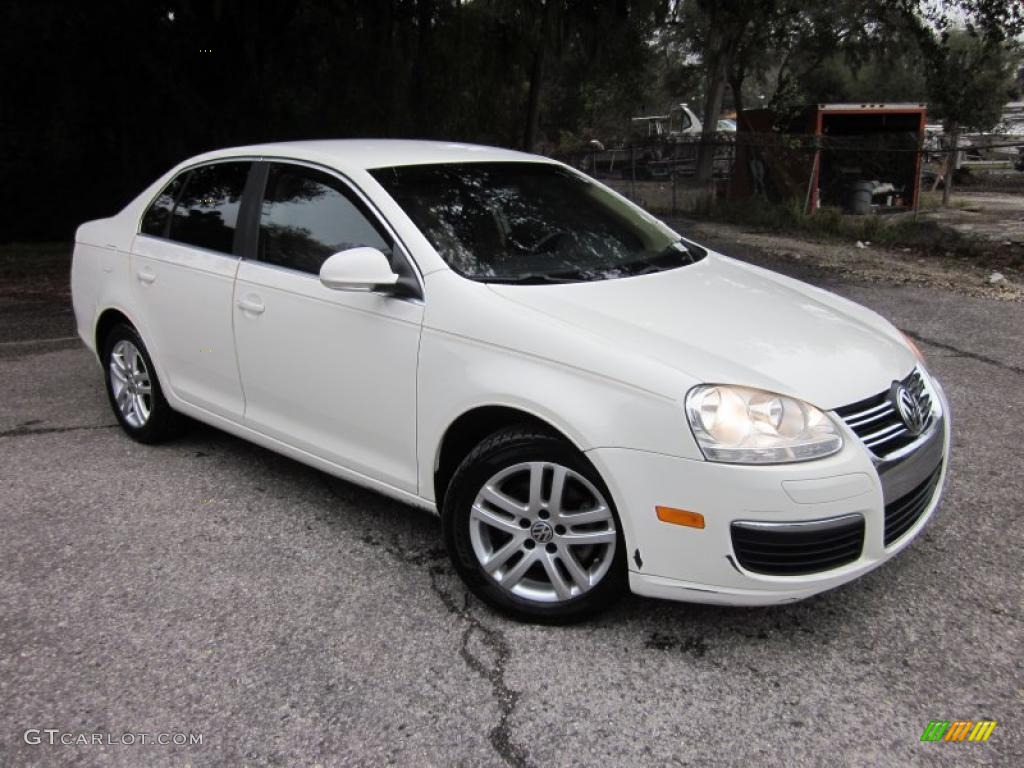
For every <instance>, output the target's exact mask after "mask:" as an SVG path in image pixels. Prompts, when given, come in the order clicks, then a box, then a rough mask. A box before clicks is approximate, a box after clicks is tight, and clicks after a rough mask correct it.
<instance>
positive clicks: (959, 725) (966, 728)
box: [921, 720, 996, 741]
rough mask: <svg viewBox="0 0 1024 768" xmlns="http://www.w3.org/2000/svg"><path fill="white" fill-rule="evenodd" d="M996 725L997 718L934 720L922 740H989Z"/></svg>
mask: <svg viewBox="0 0 1024 768" xmlns="http://www.w3.org/2000/svg"><path fill="white" fill-rule="evenodd" d="M995 727H996V721H995V720H978V721H977V722H975V721H974V720H954V721H952V722H950V721H949V720H932V721H931V722H929V723H928V725H927V726H925V729H924V733H922V734H921V741H988V737H989V736H991V735H992V731H994V730H995Z"/></svg>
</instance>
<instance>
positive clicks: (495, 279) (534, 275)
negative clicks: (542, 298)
mask: <svg viewBox="0 0 1024 768" xmlns="http://www.w3.org/2000/svg"><path fill="white" fill-rule="evenodd" d="M570 275H571V277H570ZM473 279H474V280H477V281H478V282H481V283H503V284H508V285H544V284H548V283H551V284H555V283H579V282H583V281H585V280H587V279H588V278H587V277H586V275H584V274H583V273H582V272H565V273H561V274H557V275H546V274H543V273H540V272H530V273H527V274H525V275H487V276H484V277H474V278H473Z"/></svg>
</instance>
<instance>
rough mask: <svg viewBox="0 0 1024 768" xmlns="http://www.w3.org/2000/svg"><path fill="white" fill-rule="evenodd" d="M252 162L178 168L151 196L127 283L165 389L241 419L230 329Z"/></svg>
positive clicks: (206, 408)
mask: <svg viewBox="0 0 1024 768" xmlns="http://www.w3.org/2000/svg"><path fill="white" fill-rule="evenodd" d="M252 168H253V163H252V162H250V161H238V160H230V161H220V162H214V163H209V164H205V165H200V166H197V167H195V168H192V169H190V170H186V171H183V172H182V173H181V174H179V175H178V176H177V177H176V178H175V179H174V180H173V181H172V182H171V184H170V185H169V186H168V187H167V188H166V189H165V190H164V191H163V192H161V194H160V195H159V196H158V197H157V198H156V200H154V201H153V203H152V204H151V205H150V207H149V209H148V210H147V211H146V213H145V215H144V216H143V219H142V224H141V228H140V232H139V235H138V236H137V237H136V238H135V241H134V244H133V247H132V257H131V258H132V265H131V276H132V277H131V279H132V289H133V290H134V291H135V294H136V296H137V299H138V302H137V304H138V305H139V306H140V307H142V308H143V309H142V311H143V313H144V315H145V317H144V325H145V333H146V335H147V338H146V339H145V341H146V344H147V346H148V347H149V349H150V353H151V354H152V355H153V357H154V358H155V360H156V361H157V364H158V365H160V367H161V373H162V375H163V378H164V379H165V381H164V382H163V384H164V386H165V387H169V388H170V389H171V390H172V391H173V392H174V394H175V395H177V396H178V397H179V398H181V399H182V400H184V401H185V402H187V403H190V404H191V405H195V406H198V407H200V408H202V409H204V410H207V411H210V412H211V413H214V414H217V415H219V416H225V417H228V418H231V419H233V420H240V419H241V415H242V410H243V400H242V386H241V381H240V379H239V375H238V364H237V361H236V359H235V350H234V337H233V334H232V330H231V321H232V303H231V301H232V295H233V288H234V279H235V273H236V272H237V270H238V264H239V257H238V255H237V253H238V252H239V249H240V243H241V239H242V229H241V228H239V227H238V221H239V215H240V212H241V208H242V199H243V194H244V190H245V187H246V183H247V180H248V177H249V174H250V172H251V170H252Z"/></svg>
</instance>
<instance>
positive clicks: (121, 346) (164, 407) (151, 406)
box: [102, 323, 185, 443]
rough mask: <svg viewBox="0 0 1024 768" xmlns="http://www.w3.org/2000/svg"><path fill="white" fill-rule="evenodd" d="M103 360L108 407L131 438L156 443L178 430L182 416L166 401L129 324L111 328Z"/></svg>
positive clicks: (144, 352)
mask: <svg viewBox="0 0 1024 768" xmlns="http://www.w3.org/2000/svg"><path fill="white" fill-rule="evenodd" d="M102 360H103V373H104V381H105V382H106V386H107V398H108V399H109V401H110V407H111V409H113V411H114V416H116V417H117V421H118V423H119V424H120V425H121V428H122V429H124V431H125V432H126V433H128V436H129V437H130V438H132V439H133V440H137V441H138V442H140V443H159V442H162V441H164V440H169V439H171V438H174V437H177V436H178V435H180V434H181V432H182V431H183V428H184V426H185V417H184V416H182V415H181V414H179V413H177V412H175V411H174V410H172V409H171V406H170V405H168V403H167V400H166V398H165V397H164V393H163V390H162V389H161V388H160V381H159V379H157V375H156V368H155V367H154V366H153V360H152V358H151V357H150V356H149V351H148V350H147V349H146V345H145V344H144V343H143V341H142V337H140V336H139V334H138V332H137V331H136V330H135V329H134V328H133V327H132V326H130V325H126V324H124V323H122V324H120V325H116V326H114V328H112V329H111V331H110V333H108V334H107V338H106V339H105V340H104V343H103V357H102Z"/></svg>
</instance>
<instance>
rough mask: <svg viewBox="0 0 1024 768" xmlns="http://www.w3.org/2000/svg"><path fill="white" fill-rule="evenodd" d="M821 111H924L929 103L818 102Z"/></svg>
mask: <svg viewBox="0 0 1024 768" xmlns="http://www.w3.org/2000/svg"><path fill="white" fill-rule="evenodd" d="M815 106H817V108H818V110H819V111H821V112H860V111H862V110H863V111H864V112H924V111H925V110H926V109H927V108H928V105H927V104H921V103H918V102H906V103H904V102H892V103H888V104H886V103H879V104H871V103H866V102H863V103H851V104H817V105H815Z"/></svg>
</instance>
